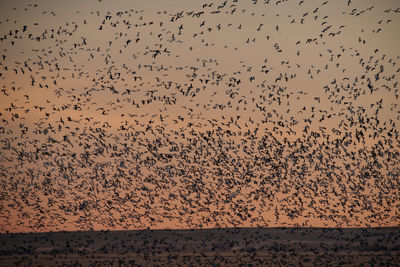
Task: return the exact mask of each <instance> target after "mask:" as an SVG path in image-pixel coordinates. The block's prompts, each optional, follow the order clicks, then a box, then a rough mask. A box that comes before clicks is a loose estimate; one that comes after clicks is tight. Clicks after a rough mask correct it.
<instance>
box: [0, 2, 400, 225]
mask: <svg viewBox="0 0 400 267" xmlns="http://www.w3.org/2000/svg"><path fill="white" fill-rule="evenodd" d="M396 4H397V1H394V0H392V1H389V0H385V1H362V0H359V1H354V0H352V1H351V2H350V4H348V1H310V0H305V1H275V0H271V1H260V0H259V1H232V0H230V1H217V2H209V3H208V2H205V1H162V2H161V3H160V1H118V3H116V2H112V1H105V0H102V1H94V0H92V1H83V2H82V1H68V3H67V2H65V1H40V2H37V3H32V2H27V1H18V3H14V2H13V1H2V2H1V3H0V10H1V11H0V15H1V16H0V17H1V20H0V38H1V39H0V50H1V52H0V81H1V82H0V86H1V92H0V114H1V115H0V117H1V118H0V119H1V122H0V143H1V149H0V170H1V172H0V174H1V175H0V183H1V186H0V194H1V201H0V232H6V231H11V232H20V231H55V230H83V229H141V228H146V227H150V228H197V227H204V228H210V227H231V226H306V227H308V226H322V227H335V226H341V227H366V226H398V225H399V216H400V214H399V212H398V210H400V209H399V208H400V201H399V197H400V192H399V188H400V187H399V186H400V184H399V176H400V169H399V166H400V162H399V159H400V155H399V152H400V149H399V147H400V142H399V136H398V131H399V126H398V125H399V119H400V115H399V113H400V110H399V104H398V103H399V100H398V96H399V92H398V80H399V79H398V73H399V70H400V68H399V53H398V47H397V44H398V43H399V39H398V38H399V37H398V34H397V28H398V26H400V20H399V16H398V14H399V12H400V9H399V8H400V7H399V6H398V5H397V6H396Z"/></svg>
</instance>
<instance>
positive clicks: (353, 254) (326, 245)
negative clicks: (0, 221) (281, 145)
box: [0, 228, 400, 266]
mask: <svg viewBox="0 0 400 267" xmlns="http://www.w3.org/2000/svg"><path fill="white" fill-rule="evenodd" d="M399 262H400V229H399V228H370V229H334V228H230V229H202V230H141V231H95V232H54V233H34V234H2V235H0V263H1V266H16V265H17V266H125V265H129V266H278V265H279V266H316V265H329V266H339V265H340V266H396V265H397V264H398V263H399ZM396 263H397V264H396ZM397 266H398V265H397Z"/></svg>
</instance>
